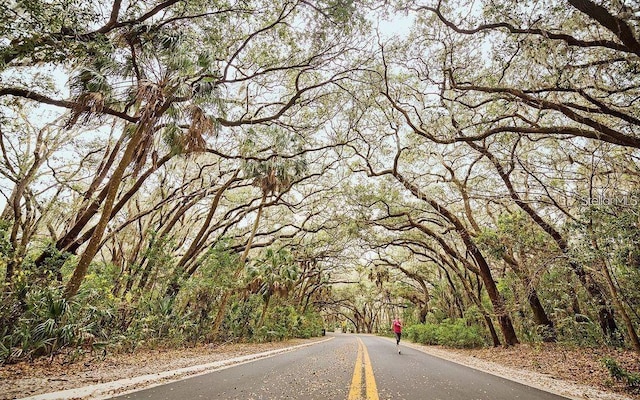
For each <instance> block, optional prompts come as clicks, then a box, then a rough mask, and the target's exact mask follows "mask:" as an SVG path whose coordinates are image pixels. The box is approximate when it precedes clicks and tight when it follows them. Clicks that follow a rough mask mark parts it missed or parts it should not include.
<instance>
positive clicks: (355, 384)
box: [116, 334, 564, 400]
mask: <svg viewBox="0 0 640 400" xmlns="http://www.w3.org/2000/svg"><path fill="white" fill-rule="evenodd" d="M401 350H402V354H401V355H399V354H398V353H397V351H396V346H395V343H394V342H392V341H390V340H389V339H386V338H380V337H375V336H370V335H347V334H336V335H334V336H333V338H332V339H331V340H328V341H325V342H322V343H318V344H315V345H312V346H308V347H303V348H299V349H297V350H295V351H291V352H287V353H282V354H278V355H275V356H272V357H269V358H263V359H259V360H256V361H253V362H249V363H244V364H240V365H236V366H234V367H231V368H227V369H222V370H219V371H214V372H211V373H208V374H205V375H200V376H196V377H192V378H189V379H185V380H182V381H178V382H174V383H170V384H166V385H162V386H156V387H153V388H150V389H146V390H141V391H138V392H133V393H129V394H125V395H123V396H120V397H116V398H117V399H243V400H247V399H323V400H324V399H340V400H357V399H368V400H376V399H419V400H438V399H441V400H476V399H478V400H479V399H486V400H514V399H518V400H552V399H554V400H558V399H564V398H563V397H560V396H557V395H553V394H550V393H547V392H543V391H540V390H537V389H534V388H530V387H528V386H524V385H522V384H519V383H515V382H512V381H509V380H506V379H503V378H499V377H496V376H493V375H490V374H487V373H484V372H480V371H477V370H474V369H471V368H468V367H464V366H461V365H459V364H455V363H452V362H449V361H445V360H442V359H440V358H437V357H433V356H430V355H427V354H425V353H423V352H421V351H419V350H415V349H413V348H410V347H402V346H401Z"/></svg>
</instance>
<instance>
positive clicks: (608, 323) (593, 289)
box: [468, 143, 618, 338]
mask: <svg viewBox="0 0 640 400" xmlns="http://www.w3.org/2000/svg"><path fill="white" fill-rule="evenodd" d="M468 145H469V146H471V147H472V148H474V149H475V150H477V151H478V152H480V153H481V154H483V155H484V156H485V157H487V158H488V159H489V161H491V163H492V164H493V165H494V167H495V168H496V170H497V171H498V174H499V175H500V177H501V178H502V181H503V182H504V184H505V186H506V188H507V190H508V191H509V195H510V196H511V199H513V201H514V202H515V203H516V205H517V206H518V207H520V209H522V210H523V211H524V212H526V213H527V214H528V215H529V216H530V217H531V219H532V220H533V221H534V222H535V223H536V224H538V226H539V227H540V228H542V230H543V231H545V232H546V233H547V234H548V235H549V236H551V238H552V239H553V241H554V242H555V243H556V245H557V246H558V247H559V248H560V251H562V254H564V255H567V256H569V253H570V251H569V245H568V243H567V241H566V240H565V238H564V237H563V236H562V235H561V234H560V232H558V231H557V230H556V229H555V228H554V227H552V226H551V225H549V224H548V223H547V222H546V221H545V220H544V219H543V218H542V217H541V216H540V215H539V214H538V213H537V212H536V211H535V210H534V209H533V208H531V206H530V205H529V203H527V202H526V201H524V200H522V199H521V198H520V195H519V194H518V193H517V192H516V190H515V189H514V187H513V184H512V183H511V179H510V178H509V174H508V173H507V172H506V171H505V170H504V168H503V167H502V164H500V161H498V159H497V158H496V157H495V156H494V155H493V154H492V153H491V152H490V151H489V150H488V149H486V148H484V147H481V146H479V145H477V144H475V143H468ZM569 266H570V267H571V269H572V270H573V272H574V273H575V274H576V276H577V277H578V279H579V280H580V283H581V284H582V285H583V286H584V288H585V289H586V290H587V292H589V294H590V295H591V297H593V298H594V299H595V300H596V302H597V303H598V305H599V307H600V310H599V312H598V318H599V320H600V327H601V328H602V331H603V333H604V334H605V335H606V336H608V337H610V338H613V337H615V335H616V332H617V330H618V328H617V325H616V321H615V319H614V317H613V311H612V310H611V307H609V305H608V304H607V301H606V297H605V292H604V289H603V288H602V287H601V286H600V285H599V284H598V283H597V282H596V281H595V280H594V279H593V278H592V277H591V276H589V274H588V273H587V272H586V271H585V270H584V268H583V267H582V265H580V264H578V263H576V262H574V261H571V260H570V261H569Z"/></svg>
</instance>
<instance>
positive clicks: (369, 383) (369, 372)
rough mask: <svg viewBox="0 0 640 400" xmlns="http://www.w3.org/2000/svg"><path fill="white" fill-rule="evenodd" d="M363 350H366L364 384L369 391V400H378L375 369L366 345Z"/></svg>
mask: <svg viewBox="0 0 640 400" xmlns="http://www.w3.org/2000/svg"><path fill="white" fill-rule="evenodd" d="M358 340H360V338H358ZM362 348H363V350H364V382H365V387H366V389H367V400H378V399H379V398H378V386H377V385H376V378H374V376H373V367H372V366H371V360H370V359H369V352H368V351H367V347H366V346H365V345H364V343H363V344H362Z"/></svg>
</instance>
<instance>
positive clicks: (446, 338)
mask: <svg viewBox="0 0 640 400" xmlns="http://www.w3.org/2000/svg"><path fill="white" fill-rule="evenodd" d="M405 333H406V336H407V338H408V339H409V340H411V341H413V342H417V343H422V344H428V345H442V346H449V347H457V348H471V347H480V346H483V345H484V344H485V340H484V336H483V334H482V330H481V329H480V327H479V326H478V325H473V324H468V323H467V321H466V320H465V319H462V318H461V319H457V320H453V321H452V320H444V321H443V322H441V323H439V324H430V323H427V324H419V325H412V326H410V327H408V328H407V329H406V330H405Z"/></svg>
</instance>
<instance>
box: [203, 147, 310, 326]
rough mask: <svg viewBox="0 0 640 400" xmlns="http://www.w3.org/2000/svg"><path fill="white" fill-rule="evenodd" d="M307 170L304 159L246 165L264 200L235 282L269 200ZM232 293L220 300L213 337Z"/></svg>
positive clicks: (254, 222)
mask: <svg viewBox="0 0 640 400" xmlns="http://www.w3.org/2000/svg"><path fill="white" fill-rule="evenodd" d="M305 169H306V162H305V160H304V159H298V160H290V159H283V158H281V157H273V158H269V159H267V160H266V161H260V162H247V163H245V165H244V170H245V173H246V176H247V178H249V179H251V178H253V185H254V186H257V187H259V188H260V190H261V191H262V198H261V199H260V205H259V206H258V211H257V214H256V218H255V220H254V221H253V226H252V228H251V233H250V234H249V239H248V240H247V243H246V245H245V247H244V251H243V252H242V255H241V256H240V260H239V262H238V268H237V269H236V270H235V272H234V274H233V281H237V280H238V278H239V277H240V273H241V272H242V271H243V269H244V267H245V263H246V261H247V257H248V256H249V251H250V250H251V246H252V244H253V239H254V238H255V236H256V232H257V230H258V226H259V224H260V218H261V217H262V211H263V209H264V206H265V204H266V202H267V198H268V197H269V196H270V195H272V194H276V193H283V192H286V191H287V190H289V188H290V187H291V185H292V179H293V178H294V177H296V176H299V175H301V174H302V173H303V171H304V170H305ZM231 293H232V292H231V291H230V290H227V291H226V292H225V293H224V294H223V296H222V299H221V300H220V307H219V309H218V313H217V315H216V318H215V320H214V322H213V327H212V328H211V333H212V336H213V337H215V336H217V334H218V331H219V330H220V325H222V320H223V319H224V315H225V312H226V308H227V303H228V302H229V298H230V297H231Z"/></svg>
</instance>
